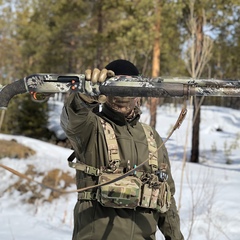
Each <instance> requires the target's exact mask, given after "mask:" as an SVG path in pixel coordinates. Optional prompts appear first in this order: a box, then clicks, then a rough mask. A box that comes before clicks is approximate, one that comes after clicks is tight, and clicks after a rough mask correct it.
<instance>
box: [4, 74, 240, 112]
mask: <svg viewBox="0 0 240 240" xmlns="http://www.w3.org/2000/svg"><path fill="white" fill-rule="evenodd" d="M86 82H87V81H86V80H85V75H84V74H49V73H39V74H33V75H30V76H27V77H25V78H23V79H20V80H17V81H15V82H13V83H10V84H8V85H6V86H4V87H2V88H1V90H0V109H6V108H7V106H8V103H9V101H10V100H11V99H12V98H13V97H14V96H15V95H17V94H22V93H27V92H28V93H30V94H31V95H32V98H33V100H35V101H42V100H40V99H38V94H39V93H40V94H43V100H47V99H48V97H49V95H51V94H54V93H66V92H80V93H86V90H85V84H86ZM91 87H92V93H93V96H98V95H100V94H103V95H107V96H111V95H112V96H128V97H186V98H188V97H190V96H222V97H240V80H218V79H193V78H179V77H175V78H172V77H158V78H147V77H143V76H114V77H111V78H108V79H107V80H106V81H105V82H104V83H101V84H94V85H92V86H91Z"/></svg>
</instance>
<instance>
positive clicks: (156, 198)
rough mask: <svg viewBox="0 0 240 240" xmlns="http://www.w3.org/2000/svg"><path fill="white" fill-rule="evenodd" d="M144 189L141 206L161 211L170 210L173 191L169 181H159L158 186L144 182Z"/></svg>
mask: <svg viewBox="0 0 240 240" xmlns="http://www.w3.org/2000/svg"><path fill="white" fill-rule="evenodd" d="M142 189H143V190H142V198H141V203H140V206H141V207H144V208H151V209H155V210H157V211H158V212H161V213H164V212H166V211H168V209H169V208H170V204H171V192H170V187H169V185H168V183H167V182H159V186H158V187H157V188H156V187H152V186H150V185H149V184H144V186H143V188H142Z"/></svg>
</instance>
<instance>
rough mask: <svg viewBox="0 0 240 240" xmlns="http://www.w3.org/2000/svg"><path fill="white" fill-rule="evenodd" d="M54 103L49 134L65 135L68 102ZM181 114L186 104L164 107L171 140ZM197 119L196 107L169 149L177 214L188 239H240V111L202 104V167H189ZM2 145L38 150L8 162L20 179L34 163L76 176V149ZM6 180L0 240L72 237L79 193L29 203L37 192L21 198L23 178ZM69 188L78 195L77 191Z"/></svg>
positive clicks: (5, 175) (32, 142)
mask: <svg viewBox="0 0 240 240" xmlns="http://www.w3.org/2000/svg"><path fill="white" fill-rule="evenodd" d="M49 104H50V106H51V107H52V111H51V112H50V116H49V128H51V129H54V131H55V132H56V133H57V134H58V135H59V136H63V132H62V130H61V128H60V126H59V114H60V110H61V107H62V103H60V102H56V101H52V102H49ZM142 111H143V114H142V117H141V121H143V122H146V123H148V122H149V120H150V114H149V112H148V110H147V109H146V108H145V107H143V108H142ZM180 111H181V106H177V107H175V106H174V105H171V104H168V105H163V106H161V107H159V108H158V117H157V126H156V129H157V130H158V132H159V134H160V135H161V136H162V138H163V139H164V138H166V137H167V135H168V133H169V132H170V130H171V128H172V127H173V125H174V123H175V122H176V119H177V118H178V115H179V113H180ZM191 116H192V108H191V106H188V114H187V117H186V119H185V120H184V122H183V124H182V126H181V127H180V128H179V129H177V130H176V131H175V132H174V133H173V135H172V137H171V138H170V140H169V141H168V142H167V143H166V147H167V149H168V153H169V157H170V161H171V167H172V174H173V177H174V180H175V184H176V194H175V200H176V203H177V206H178V208H179V215H180V219H181V230H182V232H183V235H184V237H185V239H191V240H239V236H240V227H239V223H240V206H239V202H240V191H239V183H240V112H239V111H238V110H233V109H230V108H222V107H215V106H202V108H201V126H200V164H194V163H189V162H187V163H186V164H185V165H184V164H183V161H182V160H183V156H185V154H186V156H187V158H189V154H190V149H191V148H190V145H191ZM0 139H8V140H11V139H15V140H17V142H19V143H22V144H24V145H27V146H29V147H31V148H32V149H34V150H35V151H36V154H35V155H33V156H30V157H29V158H27V159H14V158H11V159H10V158H4V159H1V160H0V161H1V163H2V164H4V165H7V166H9V167H12V168H14V169H16V170H18V171H20V172H22V173H24V172H25V171H26V169H27V168H28V166H29V165H30V164H31V165H34V167H35V170H36V171H39V172H42V171H43V172H46V171H49V170H51V169H54V168H56V166H57V167H58V168H60V169H62V171H64V172H69V174H71V175H72V176H74V170H73V169H70V168H69V167H68V164H67V160H66V159H67V157H68V156H69V155H70V154H71V152H72V151H71V150H69V149H65V148H62V147H59V146H56V145H52V144H49V143H45V142H42V141H39V140H36V139H31V138H27V137H23V136H12V135H5V134H0ZM185 146H186V147H185ZM0 176H1V178H2V181H0V239H1V240H26V239H31V240H32V239H34V240H40V239H41V240H42V239H44V240H69V239H71V235H72V229H73V215H72V213H73V208H74V205H75V203H76V198H77V196H76V195H77V194H76V193H71V194H66V195H62V196H61V197H60V198H58V199H55V200H53V201H52V202H51V203H49V202H46V201H43V200H41V199H38V200H37V201H35V203H34V204H29V203H26V199H28V198H29V197H31V195H32V192H31V191H29V192H26V193H24V194H20V192H19V191H17V190H16V189H14V188H12V189H9V186H11V185H12V184H14V183H15V182H17V181H18V179H19V178H18V177H17V176H15V175H13V174H11V173H10V172H7V171H6V170H4V169H1V168H0ZM42 178H43V176H39V175H36V178H35V179H36V180H38V181H41V180H42ZM33 185H34V184H33ZM37 187H39V186H37ZM39 188H40V187H39ZM7 189H8V190H7ZM68 189H69V190H70V189H75V186H74V185H72V186H71V187H69V188H68ZM6 190H7V191H6ZM43 194H44V195H45V196H46V197H47V196H48V195H49V194H50V190H48V189H44V190H43ZM156 236H157V240H162V239H164V238H163V236H162V235H161V233H160V232H159V231H157V234H156Z"/></svg>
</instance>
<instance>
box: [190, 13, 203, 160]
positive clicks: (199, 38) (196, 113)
mask: <svg viewBox="0 0 240 240" xmlns="http://www.w3.org/2000/svg"><path fill="white" fill-rule="evenodd" d="M196 24H197V25H196V50H195V54H196V64H195V69H197V68H198V65H199V64H200V61H201V56H202V46H203V17H202V16H199V17H198V18H197V20H196ZM193 107H194V109H193V127H192V150H191V158H190V162H194V163H199V138H200V134H199V129H200V119H201V106H200V97H195V98H194V100H193Z"/></svg>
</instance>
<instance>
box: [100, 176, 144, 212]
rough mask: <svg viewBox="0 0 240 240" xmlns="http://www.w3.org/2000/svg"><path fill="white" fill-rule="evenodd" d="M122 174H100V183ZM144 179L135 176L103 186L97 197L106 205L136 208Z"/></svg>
mask: <svg viewBox="0 0 240 240" xmlns="http://www.w3.org/2000/svg"><path fill="white" fill-rule="evenodd" d="M120 175H121V174H111V173H110V174H107V173H104V174H102V175H100V176H99V183H100V184H101V183H105V182H107V181H110V180H113V179H115V178H116V177H119V176H120ZM141 187H142V181H141V180H140V179H139V178H137V177H134V176H127V177H124V178H123V179H121V180H119V181H116V182H114V183H110V184H108V185H105V186H102V187H100V188H99V189H98V192H97V199H98V201H99V202H100V203H101V204H102V205H103V206H105V207H112V208H130V209H134V208H136V207H137V206H138V205H139V202H140V198H141Z"/></svg>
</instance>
